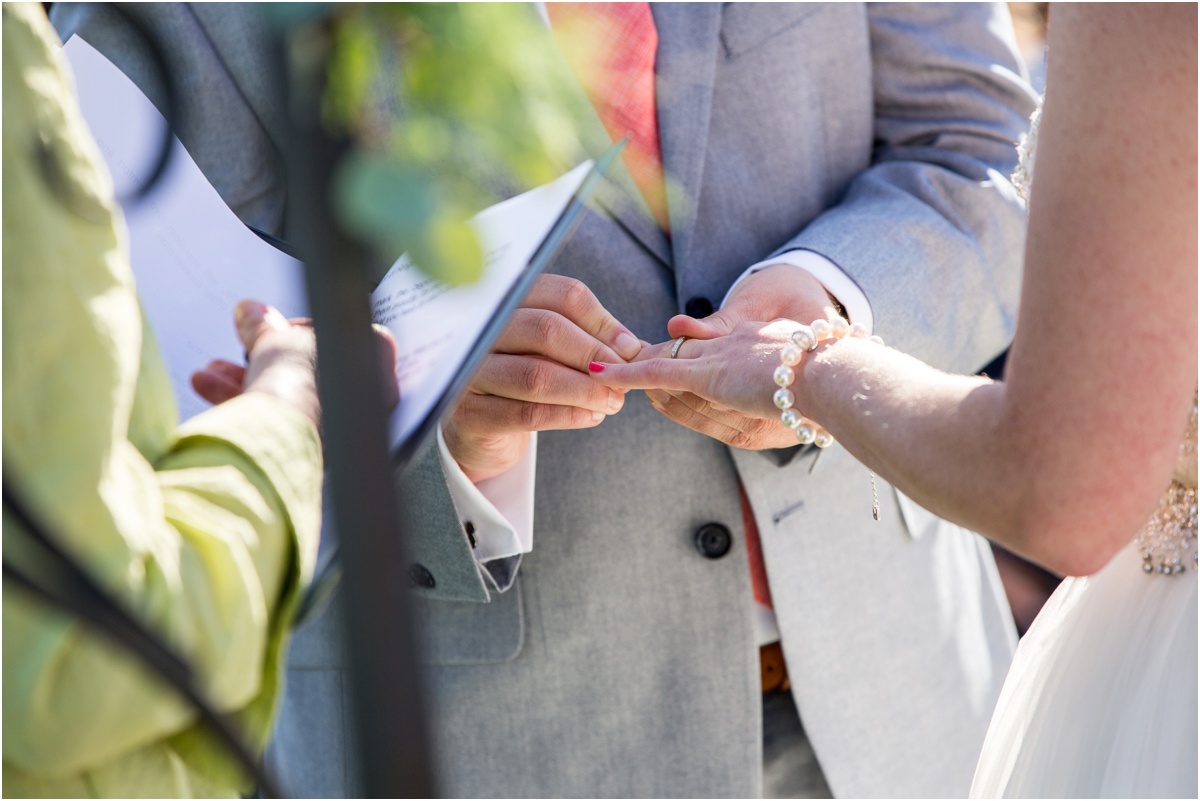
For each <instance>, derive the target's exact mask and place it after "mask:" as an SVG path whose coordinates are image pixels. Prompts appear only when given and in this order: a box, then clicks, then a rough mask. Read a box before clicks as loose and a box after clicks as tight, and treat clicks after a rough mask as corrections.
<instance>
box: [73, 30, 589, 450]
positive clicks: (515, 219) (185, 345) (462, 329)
mask: <svg viewBox="0 0 1200 801" xmlns="http://www.w3.org/2000/svg"><path fill="white" fill-rule="evenodd" d="M63 49H64V52H65V54H66V56H67V59H68V60H69V61H70V63H71V66H72V70H73V71H74V73H75V80H76V85H77V87H78V92H79V101H80V106H81V108H82V109H83V114H84V117H85V119H86V120H87V123H88V125H89V127H90V128H91V131H92V135H93V136H94V137H95V139H96V141H97V143H98V145H99V147H100V151H101V153H102V154H103V155H104V158H105V159H106V160H107V162H108V166H109V170H110V171H111V172H112V174H113V182H114V185H115V187H116V191H117V194H118V197H123V196H126V195H128V194H129V193H130V192H131V191H132V190H133V189H135V188H136V187H137V185H138V184H139V182H140V181H142V180H144V179H145V176H146V175H147V174H148V173H149V172H150V170H151V163H152V162H153V161H154V159H155V157H156V155H157V153H158V151H159V148H160V147H161V143H162V137H163V131H164V126H165V124H166V123H165V121H164V120H163V118H162V116H161V115H160V114H159V113H158V111H157V109H155V107H154V105H153V104H152V103H151V102H150V101H149V100H148V99H147V98H146V96H145V95H143V94H142V92H141V91H140V90H139V89H138V88H137V87H136V86H135V85H134V84H133V83H132V82H131V81H130V80H129V79H128V78H127V77H126V76H125V75H124V73H122V72H121V71H120V70H119V69H117V68H116V67H115V66H114V65H113V64H112V63H111V62H109V61H108V60H107V59H106V58H105V57H104V56H103V55H101V54H100V53H99V52H97V51H96V50H95V49H94V48H93V47H92V46H91V45H89V44H88V43H87V42H85V41H83V40H82V39H81V38H80V37H78V36H74V37H72V38H71V39H70V40H69V41H68V42H67V44H66V45H65V46H64V48H63ZM173 147H174V148H175V150H174V152H173V154H172V159H171V162H170V165H169V167H168V169H167V172H166V174H165V175H164V176H163V177H162V179H161V181H160V184H159V185H158V186H156V187H155V189H154V191H152V192H151V193H150V194H149V195H147V196H146V198H145V199H144V200H143V201H141V202H132V203H130V204H128V205H127V207H126V208H125V210H124V211H125V220H126V224H127V226H128V229H129V250H130V259H131V262H132V265H133V272H134V276H135V278H136V280H137V287H138V294H139V296H140V297H141V300H142V307H143V309H144V310H145V313H146V316H147V318H148V319H149V321H150V324H151V326H152V327H153V329H154V332H155V335H156V336H157V338H158V342H159V347H160V349H161V351H162V354H163V358H164V359H165V361H166V363H167V368H168V370H169V372H170V375H171V380H172V383H173V386H174V387H175V394H176V397H177V398H178V400H179V410H180V417H181V419H187V418H189V417H191V416H193V415H195V414H197V413H199V412H200V411H203V409H204V408H206V406H207V403H206V402H205V401H204V400H202V399H201V398H199V397H198V396H197V395H196V394H195V392H194V391H193V390H192V389H191V384H190V376H191V373H192V372H193V371H194V370H196V369H198V368H200V367H203V366H204V365H205V364H206V363H207V362H208V360H210V359H213V358H223V359H227V360H229V361H233V362H240V361H241V359H242V347H241V344H240V343H239V342H238V340H237V336H236V334H235V332H234V328H233V307H234V305H235V304H236V303H237V301H238V300H240V299H242V298H252V299H255V300H260V301H263V302H265V303H270V304H272V305H274V306H275V307H277V308H278V309H279V310H280V311H282V312H283V313H284V314H285V315H287V316H289V317H302V316H306V315H307V302H306V300H305V295H304V280H303V279H304V277H303V273H302V270H303V266H302V265H301V264H300V262H298V261H296V260H295V259H293V258H291V257H290V256H288V255H286V254H284V253H283V252H281V251H279V250H278V249H276V248H275V247H273V246H272V245H270V244H268V243H267V242H265V241H264V240H262V239H261V238H259V237H258V236H257V235H256V234H255V233H254V232H253V231H251V230H250V229H249V228H247V227H246V226H245V225H243V224H242V223H241V221H240V220H239V219H238V218H237V216H236V215H234V213H233V212H232V211H231V210H230V209H229V207H228V206H226V205H225V202H224V201H223V200H222V199H221V197H220V195H218V194H217V192H216V190H215V189H213V187H212V186H211V185H210V184H209V183H208V180H207V179H206V178H205V177H204V175H203V173H201V172H200V169H199V168H198V167H197V166H196V164H195V162H194V161H192V159H191V157H190V156H189V155H188V153H187V151H186V149H184V147H183V146H182V145H181V144H180V143H179V141H178V139H176V140H174V143H173ZM591 167H592V163H591V162H585V163H583V164H581V165H579V166H578V167H576V168H575V169H573V170H571V171H570V172H568V173H566V174H565V175H563V176H562V177H560V178H559V179H557V180H556V181H554V182H552V183H549V184H546V185H545V186H541V187H538V188H537V189H534V190H531V191H529V192H526V193H524V194H522V195H519V196H517V197H514V198H511V199H509V200H506V201H504V202H502V203H499V204H497V205H495V206H492V207H490V208H488V209H485V210H484V211H482V212H480V213H479V214H478V215H477V216H476V217H475V218H473V219H472V221H471V223H472V225H473V226H474V228H475V230H476V232H477V234H478V235H479V238H480V243H481V245H482V247H483V252H484V253H485V254H486V257H485V265H484V271H483V277H482V278H481V279H480V280H479V281H477V282H475V283H474V284H471V285H469V286H463V287H448V286H445V285H443V284H440V283H438V282H436V281H434V280H433V279H430V278H429V277H428V276H426V275H425V274H424V273H422V272H420V271H419V270H418V269H416V267H415V266H414V265H412V264H411V263H410V262H409V261H408V260H407V259H406V258H405V257H403V256H401V257H400V259H398V260H397V261H396V263H395V264H394V265H393V266H392V268H391V270H390V271H389V272H388V273H387V275H386V276H385V277H384V279H383V281H381V282H380V284H379V286H378V288H377V289H376V291H375V292H374V293H373V295H372V297H371V303H372V310H373V311H372V313H373V315H374V317H375V319H376V321H377V322H379V323H382V324H384V325H386V326H388V327H389V328H390V329H391V330H392V331H393V333H395V335H396V339H397V341H398V343H399V345H400V360H399V366H398V369H397V378H398V381H399V383H400V387H401V398H402V400H401V403H400V406H399V407H398V408H397V409H396V411H395V412H394V413H393V415H392V420H391V439H392V444H393V446H394V447H398V446H399V445H400V443H402V442H405V441H406V439H407V438H409V437H410V436H411V434H412V433H413V432H414V431H415V430H416V429H417V427H418V426H420V424H421V423H422V422H423V421H424V420H425V419H426V418H427V417H428V416H429V414H430V412H431V411H432V410H433V409H434V407H435V406H436V405H437V403H438V401H439V400H440V399H441V398H442V396H443V395H444V394H445V393H446V392H447V390H448V388H449V387H450V386H451V383H452V381H453V380H454V379H455V377H456V376H457V375H458V373H459V371H460V370H461V369H462V367H463V365H464V363H465V362H466V361H467V360H468V358H469V357H470V356H471V355H472V353H473V348H475V347H476V346H477V345H478V343H479V341H480V337H481V335H482V334H483V333H484V330H485V328H486V327H487V326H488V323H489V321H491V320H492V318H493V316H494V315H495V313H496V311H497V309H498V308H499V307H500V306H501V304H502V303H503V301H504V300H505V298H506V297H507V296H508V294H509V292H510V290H511V289H512V287H513V286H514V285H515V283H516V282H517V280H518V279H519V278H520V277H521V276H522V274H523V272H524V271H525V270H526V268H527V266H528V265H529V262H530V260H531V259H532V258H533V256H534V254H535V253H536V252H537V251H538V249H539V247H540V246H541V245H542V243H543V241H544V240H546V238H547V235H548V234H549V233H550V231H551V229H552V228H554V227H555V224H556V223H558V222H559V219H560V217H561V216H562V214H563V211H564V209H566V208H567V207H568V204H569V203H570V202H571V200H572V198H574V197H575V196H576V193H577V192H578V191H579V190H580V187H581V185H582V184H583V183H584V179H585V178H587V176H588V174H589V171H590V170H591Z"/></svg>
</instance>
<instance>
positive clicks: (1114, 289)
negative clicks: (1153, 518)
mask: <svg viewBox="0 0 1200 801" xmlns="http://www.w3.org/2000/svg"><path fill="white" fill-rule="evenodd" d="M1049 53H1050V63H1049V70H1048V79H1047V84H1048V85H1049V86H1050V87H1052V90H1051V91H1052V94H1051V95H1050V96H1049V99H1048V100H1047V103H1046V106H1045V110H1044V115H1043V120H1042V124H1041V135H1040V139H1039V145H1038V155H1037V170H1036V182H1035V185H1034V189H1033V196H1032V200H1031V206H1030V222H1029V234H1028V239H1027V243H1026V256H1025V280H1024V285H1023V288H1022V296H1021V309H1020V316H1019V319H1018V326H1017V333H1016V338H1015V341H1014V342H1013V345H1012V349H1011V352H1010V356H1009V361H1008V366H1007V371H1006V381H1005V382H1003V383H998V382H992V381H990V380H988V379H984V378H979V377H969V376H961V375H948V374H945V373H942V372H940V371H938V370H936V369H934V368H932V367H930V366H928V365H925V364H923V363H921V362H919V361H917V360H916V359H913V358H911V357H909V356H907V355H905V354H903V353H900V352H898V351H896V350H893V349H890V348H887V347H884V346H880V345H878V344H876V343H872V342H869V341H867V340H864V339H857V338H847V339H841V340H836V341H833V342H826V343H822V344H821V345H820V346H819V347H818V348H817V350H815V351H814V352H812V353H811V354H808V355H807V356H806V357H805V358H804V360H803V361H802V362H801V364H800V365H799V366H798V367H797V368H796V373H797V377H796V382H795V384H794V385H793V386H792V389H793V391H794V392H795V394H796V407H797V409H798V410H799V411H800V413H801V414H803V415H804V416H805V417H806V418H811V419H814V420H816V421H817V422H819V423H820V424H821V425H822V426H824V427H825V428H827V429H828V430H829V431H830V432H831V433H832V434H833V435H834V436H835V437H836V438H837V440H838V442H839V443H841V444H842V445H843V446H845V447H846V448H847V449H848V450H849V451H850V452H851V453H853V454H854V455H855V456H856V457H858V458H859V459H860V460H862V461H863V462H864V463H865V464H867V465H868V466H870V467H872V468H874V469H875V470H876V471H878V472H879V473H880V475H881V476H883V477H884V478H885V479H887V480H888V481H890V482H891V483H893V484H894V485H895V486H896V487H897V488H898V489H900V490H902V491H903V492H904V493H906V494H907V495H909V496H910V497H912V498H913V499H914V500H916V501H918V502H919V503H921V504H922V505H923V506H926V507H927V508H929V509H930V510H931V511H933V512H935V513H937V514H939V515H941V516H943V517H946V518H948V519H951V520H953V521H955V522H958V523H960V524H962V525H964V526H966V527H968V528H971V529H973V530H976V531H979V532H981V533H984V534H986V535H987V536H989V537H991V538H993V539H995V540H997V541H998V542H1000V543H1002V544H1004V545H1005V546H1006V547H1008V548H1010V549H1012V550H1013V551H1015V552H1017V553H1020V554H1022V555H1023V556H1025V557H1026V558H1029V559H1030V560H1032V561H1035V562H1038V563H1040V564H1042V565H1045V566H1046V567H1048V568H1049V569H1050V570H1052V571H1054V572H1057V573H1062V574H1069V575H1085V574H1090V573H1093V572H1095V571H1097V570H1099V569H1100V568H1101V567H1103V566H1104V565H1105V564H1107V562H1108V561H1109V560H1110V559H1111V558H1112V556H1113V555H1114V554H1115V553H1116V551H1117V550H1119V549H1120V548H1121V547H1123V546H1124V545H1125V544H1127V543H1128V542H1129V540H1130V538H1131V537H1132V535H1133V532H1135V531H1136V530H1137V529H1138V528H1139V526H1140V525H1141V524H1142V523H1143V522H1144V521H1145V520H1146V519H1147V518H1148V517H1149V516H1150V514H1151V512H1152V511H1153V509H1154V507H1155V505H1156V502H1157V500H1158V498H1159V497H1160V495H1161V494H1162V491H1163V489H1164V488H1165V487H1166V486H1167V484H1168V482H1169V480H1170V478H1171V474H1172V470H1173V468H1174V464H1175V461H1176V456H1177V453H1178V449H1179V444H1180V441H1181V439H1182V437H1183V431H1184V427H1185V424H1186V420H1187V417H1188V413H1189V410H1190V406H1191V403H1192V399H1193V395H1194V392H1195V389H1196V381H1197V371H1196V363H1197V327H1196V291H1197V267H1196V265H1197V250H1196V215H1197V203H1196V190H1197V188H1196V68H1195V65H1196V7H1195V6H1194V5H1186V4H1184V5H1166V6H1152V7H1147V6H1142V7H1137V6H1118V5H1113V6H1089V7H1079V6H1073V5H1070V4H1067V5H1063V6H1060V7H1057V8H1056V9H1055V11H1054V14H1053V19H1052V22H1051V25H1050V35H1049ZM817 316H819V315H817ZM761 319H766V320H771V319H774V318H770V317H763V318H760V320H761ZM703 322H704V321H693V323H694V324H688V326H689V327H688V328H687V330H684V326H683V324H682V323H681V322H679V323H676V324H675V325H674V327H673V328H672V330H671V333H672V334H673V335H674V336H679V335H681V334H687V335H688V336H691V337H693V339H690V340H688V341H686V342H685V343H684V344H683V346H682V347H681V348H680V351H679V353H678V354H677V358H676V359H674V360H672V359H670V358H665V357H666V356H667V353H668V351H669V348H670V346H671V344H672V343H670V342H667V343H661V344H658V345H655V346H652V347H648V348H646V349H645V350H644V351H643V352H642V353H641V354H640V355H639V357H638V361H637V363H635V364H631V365H620V364H604V363H600V364H597V365H595V366H593V367H592V368H591V369H592V374H593V377H594V378H595V380H596V381H597V382H598V383H600V384H603V385H606V386H613V387H616V386H619V387H625V388H641V389H647V390H649V391H650V394H651V395H652V397H654V398H658V399H662V398H664V397H666V398H668V399H669V402H668V403H667V404H661V403H660V404H657V405H660V406H661V407H662V409H661V410H662V411H663V412H664V414H668V416H671V417H673V418H674V419H678V418H679V414H680V410H679V408H678V405H677V404H676V403H674V402H670V399H673V398H676V397H679V393H683V392H686V393H691V394H692V395H693V396H694V397H696V398H699V399H703V403H704V404H706V405H707V408H708V409H711V408H712V407H713V406H714V405H715V406H716V407H719V408H730V409H735V410H737V411H738V412H739V413H741V414H744V415H747V416H756V417H758V418H760V419H761V420H763V421H764V422H769V423H770V424H771V425H773V426H775V427H776V428H779V429H782V428H784V427H783V426H782V425H781V424H780V423H779V422H778V419H779V418H778V410H777V409H775V408H774V406H773V405H772V403H771V396H772V393H773V392H774V390H775V389H776V387H775V384H774V382H773V381H772V373H773V371H774V369H775V367H776V366H777V365H778V364H779V358H778V353H779V349H780V348H781V347H782V345H783V344H784V343H785V342H786V339H787V336H788V334H789V333H790V332H791V331H792V330H794V328H795V327H796V325H797V323H807V322H809V319H806V318H805V317H800V316H790V317H789V318H788V319H787V320H779V321H775V322H769V323H763V322H753V321H747V322H743V323H742V324H741V325H738V326H735V327H733V328H732V330H731V331H730V332H729V333H728V335H727V336H720V337H719V338H718V336H719V333H723V332H713V331H710V330H707V328H706V326H704V325H703ZM878 329H879V331H878V333H880V334H882V335H883V336H884V337H885V338H886V336H887V330H886V329H887V321H886V320H881V321H879V322H878ZM596 368H600V369H599V370H597V369H596ZM663 390H669V391H671V393H672V394H671V395H664V394H663ZM693 404H694V402H693ZM692 412H693V413H697V414H698V412H696V410H695V409H692ZM742 447H754V445H753V443H752V442H747V444H745V445H743V446H742Z"/></svg>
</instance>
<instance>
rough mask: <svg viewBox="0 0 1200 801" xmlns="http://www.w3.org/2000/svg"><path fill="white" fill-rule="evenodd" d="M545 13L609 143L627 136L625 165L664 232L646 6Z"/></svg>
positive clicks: (652, 39)
mask: <svg viewBox="0 0 1200 801" xmlns="http://www.w3.org/2000/svg"><path fill="white" fill-rule="evenodd" d="M546 12H547V14H548V15H549V16H550V22H551V25H552V27H553V29H554V35H555V38H556V39H557V40H558V42H559V44H560V45H561V47H562V50H563V53H564V54H565V55H566V57H567V62H568V63H569V64H570V65H571V69H572V70H573V71H574V72H575V75H576V76H577V77H578V78H579V81H580V83H582V84H583V87H584V90H585V91H586V92H587V94H588V97H589V98H590V99H591V101H592V105H594V106H595V107H596V111H597V112H598V113H599V115H600V121H601V122H603V123H604V127H605V129H606V130H607V131H608V133H609V136H611V137H612V138H613V139H620V138H621V137H623V136H628V137H629V145H628V146H627V147H626V148H625V165H626V166H627V167H628V168H629V172H630V174H631V175H632V176H633V180H634V183H636V184H637V187H638V189H639V190H640V191H641V193H642V197H643V198H645V200H646V204H647V205H648V206H649V207H650V211H651V213H652V214H653V215H654V219H655V220H657V221H658V224H659V225H660V226H662V228H663V230H664V231H665V230H667V229H668V225H669V223H668V217H667V195H666V185H665V183H664V182H663V168H662V151H661V150H660V149H659V143H658V116H657V114H656V110H655V99H654V58H655V53H656V51H657V50H658V31H657V30H656V29H655V27H654V18H653V17H651V16H650V4H649V3H547V4H546Z"/></svg>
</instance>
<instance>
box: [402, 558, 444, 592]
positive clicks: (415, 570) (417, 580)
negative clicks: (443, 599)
mask: <svg viewBox="0 0 1200 801" xmlns="http://www.w3.org/2000/svg"><path fill="white" fill-rule="evenodd" d="M408 576H409V578H410V579H412V583H413V586H414V587H420V588H421V589H423V590H432V589H433V588H434V587H436V586H437V582H436V581H434V579H433V574H432V573H430V572H429V570H428V569H426V567H425V566H424V565H417V564H414V565H413V566H412V567H410V568H409V569H408Z"/></svg>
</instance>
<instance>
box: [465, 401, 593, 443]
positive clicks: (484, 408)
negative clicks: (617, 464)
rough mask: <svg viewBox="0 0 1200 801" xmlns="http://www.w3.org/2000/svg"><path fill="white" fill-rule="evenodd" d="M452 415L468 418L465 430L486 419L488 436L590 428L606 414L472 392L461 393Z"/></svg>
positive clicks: (573, 407)
mask: <svg viewBox="0 0 1200 801" xmlns="http://www.w3.org/2000/svg"><path fill="white" fill-rule="evenodd" d="M456 414H457V416H458V417H459V419H460V420H463V421H470V422H469V423H466V427H467V428H468V429H469V428H473V427H476V426H479V425H480V424H481V423H482V422H483V421H486V424H485V425H486V431H487V433H488V434H489V435H495V434H506V433H513V432H521V431H562V430H566V429H573V428H592V427H594V426H597V425H599V424H600V423H601V422H603V420H604V418H605V416H606V415H604V414H603V413H601V412H594V411H590V410H588V409H581V408H578V407H575V406H557V405H554V404H549V403H530V402H528V401H519V400H514V399H512V398H502V397H499V396H497V395H477V394H474V393H467V394H466V395H464V396H463V399H462V401H461V402H460V403H459V408H458V410H457V412H456ZM466 433H469V431H468V432H466Z"/></svg>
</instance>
